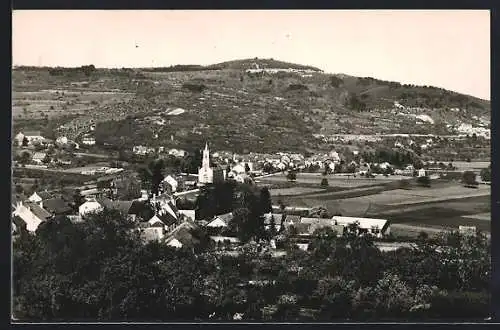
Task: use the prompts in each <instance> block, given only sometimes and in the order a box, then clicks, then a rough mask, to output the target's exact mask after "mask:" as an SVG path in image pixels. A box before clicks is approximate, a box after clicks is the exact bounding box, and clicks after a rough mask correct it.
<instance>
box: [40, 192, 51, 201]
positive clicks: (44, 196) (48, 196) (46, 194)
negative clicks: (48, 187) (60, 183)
mask: <svg viewBox="0 0 500 330" xmlns="http://www.w3.org/2000/svg"><path fill="white" fill-rule="evenodd" d="M36 194H37V195H38V196H39V197H40V198H41V199H42V200H46V199H51V198H53V196H52V195H51V194H50V193H49V192H47V191H40V192H36Z"/></svg>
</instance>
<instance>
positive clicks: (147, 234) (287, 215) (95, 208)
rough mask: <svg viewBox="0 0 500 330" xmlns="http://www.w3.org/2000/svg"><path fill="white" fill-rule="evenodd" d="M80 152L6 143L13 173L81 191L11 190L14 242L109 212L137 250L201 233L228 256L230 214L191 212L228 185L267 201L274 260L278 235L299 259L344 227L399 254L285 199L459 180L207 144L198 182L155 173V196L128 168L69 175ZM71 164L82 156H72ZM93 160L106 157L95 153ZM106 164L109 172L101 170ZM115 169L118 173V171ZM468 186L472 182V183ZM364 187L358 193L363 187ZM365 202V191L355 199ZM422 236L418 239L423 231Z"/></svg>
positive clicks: (402, 168) (377, 222)
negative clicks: (322, 235) (59, 221)
mask: <svg viewBox="0 0 500 330" xmlns="http://www.w3.org/2000/svg"><path fill="white" fill-rule="evenodd" d="M424 138H425V140H422V141H424V142H425V143H427V144H429V145H431V143H432V142H433V139H432V138H431V139H429V138H428V137H424ZM342 142H345V140H343V141H342ZM80 144H81V145H82V146H83V148H85V147H88V146H94V145H95V140H94V139H93V138H92V137H91V132H89V133H87V134H85V135H83V136H82V138H81V139H80V140H79V142H74V141H71V140H69V139H68V138H66V137H64V136H61V137H59V138H57V139H56V140H55V141H52V140H50V139H46V138H44V137H43V136H41V134H40V132H19V133H18V134H17V135H16V136H15V138H14V147H15V148H16V150H17V155H19V156H18V157H17V159H15V161H14V168H15V169H17V170H21V171H22V170H26V169H28V170H32V171H38V172H41V173H42V175H43V174H44V173H47V171H50V172H52V174H55V175H56V176H57V173H60V174H62V175H70V176H75V177H76V176H79V177H80V178H82V180H81V182H82V183H83V184H81V185H76V186H74V187H73V188H74V189H72V190H71V192H68V191H69V190H68V186H67V185H66V186H64V187H60V188H59V189H58V188H56V189H47V188H46V187H44V186H43V185H38V186H36V189H31V191H30V190H29V189H26V190H25V189H23V188H22V185H18V186H19V187H21V188H20V189H19V191H16V193H15V194H14V195H13V200H12V208H13V209H12V210H13V213H12V214H13V225H12V226H13V235H14V237H16V236H17V235H18V234H19V231H20V230H27V231H28V232H31V233H36V231H37V229H38V227H39V226H40V225H43V224H44V223H47V222H49V221H50V220H51V219H53V218H54V217H60V216H64V217H67V218H68V219H70V220H71V221H72V222H74V223H78V222H81V221H85V219H86V217H87V216H89V215H91V214H95V213H96V212H100V211H102V210H104V209H112V210H118V211H119V212H121V213H122V214H123V215H124V216H126V217H127V218H129V219H131V220H133V221H135V222H136V223H137V226H138V228H140V230H141V231H142V233H143V238H144V240H145V241H146V242H148V241H151V240H156V241H161V242H163V243H165V244H166V245H168V246H172V247H176V248H181V247H182V246H193V245H195V244H196V242H197V239H196V237H193V235H191V234H190V233H191V232H192V231H193V230H194V229H197V230H198V229H202V230H204V231H205V232H206V233H209V234H210V235H211V236H210V238H211V240H212V241H213V243H214V244H215V245H217V246H222V247H224V249H227V247H228V246H231V247H232V248H231V249H233V250H234V249H235V248H237V247H238V246H240V245H241V244H242V242H240V240H239V239H238V238H237V237H235V235H234V231H233V232H232V234H233V236H230V235H227V232H228V230H227V229H228V228H229V227H230V226H231V222H232V220H233V213H232V211H231V212H227V213H224V214H212V215H210V217H204V216H203V215H202V213H203V212H200V210H199V205H198V204H199V201H198V200H199V195H200V190H202V189H207V187H211V186H214V185H218V184H222V183H224V182H227V181H230V182H235V183H237V184H243V185H253V186H257V187H260V188H263V187H265V189H269V191H270V192H271V195H272V196H270V198H269V203H268V204H269V205H268V206H266V207H265V208H264V209H265V211H266V212H265V213H264V211H263V214H261V216H262V218H263V224H264V227H265V230H266V231H267V232H271V233H272V239H271V241H270V242H271V243H270V244H271V245H270V247H271V248H272V249H274V250H275V251H276V253H277V254H278V255H279V246H280V239H281V240H283V237H284V235H285V233H286V236H287V237H289V238H292V239H293V240H294V241H295V242H296V245H297V247H299V248H300V249H303V250H307V248H308V241H309V240H310V239H311V238H312V237H314V236H315V235H316V232H317V231H318V230H319V229H324V228H328V229H331V230H333V231H335V232H336V233H337V234H338V235H340V236H341V235H343V234H344V232H345V231H346V230H348V229H349V228H351V229H350V230H352V226H357V229H356V231H357V233H358V234H359V235H371V236H373V237H374V238H376V239H378V240H381V241H380V242H379V245H380V247H381V248H382V249H397V248H399V247H402V246H406V245H405V244H408V240H406V241H405V240H404V239H400V240H399V243H397V244H393V245H391V244H389V243H387V238H388V237H393V235H392V234H391V221H390V219H389V218H384V219H379V218H372V217H366V216H360V215H357V216H346V215H345V214H341V213H342V212H341V211H339V210H332V209H331V208H330V209H329V208H328V207H326V206H325V205H322V204H320V203H316V204H315V205H310V206H308V207H305V206H304V205H294V204H293V198H292V199H291V200H290V202H284V200H287V199H288V198H290V197H301V196H302V197H307V196H308V195H311V194H312V195H313V196H314V194H318V193H321V192H322V191H324V192H325V193H328V191H329V190H328V189H331V188H330V187H329V183H328V179H330V182H331V184H332V185H335V184H336V183H340V185H341V186H342V185H345V184H346V182H347V183H348V184H350V185H351V186H350V187H349V189H350V190H349V189H346V191H345V193H347V195H346V196H345V198H347V200H349V197H350V196H348V195H349V192H350V191H351V192H355V191H356V190H359V189H368V190H369V189H371V188H370V186H375V187H376V186H377V185H378V186H379V187H381V186H384V185H388V184H394V183H396V184H398V185H401V186H403V183H407V182H409V181H411V180H413V181H415V179H416V182H419V183H420V185H422V186H426V185H428V186H430V182H431V181H432V180H439V179H440V178H441V176H443V175H445V176H446V175H447V174H457V173H458V174H459V175H460V177H461V176H462V174H463V173H464V169H462V170H458V169H457V167H456V166H454V165H453V164H452V163H451V162H450V163H448V164H444V163H443V162H440V163H438V162H436V161H434V162H426V163H423V162H420V164H412V163H410V164H398V166H395V165H394V164H390V163H389V162H387V161H384V162H381V163H376V162H367V161H366V160H364V159H363V158H361V157H359V156H360V155H359V151H356V150H354V151H352V150H350V149H347V152H348V153H350V157H349V159H351V160H350V161H349V162H346V158H345V155H344V154H339V152H337V151H335V150H334V151H331V152H329V153H324V154H313V155H308V156H307V157H306V156H305V155H303V154H300V153H287V152H278V153H276V154H259V153H249V154H246V155H242V154H236V153H232V152H227V151H215V152H212V153H211V152H210V150H209V146H208V143H207V144H206V145H205V148H204V149H203V151H201V150H200V155H202V158H201V159H197V160H194V162H195V163H196V162H197V161H199V163H196V164H194V165H195V168H197V169H198V173H182V172H181V171H179V169H177V170H172V169H170V170H168V169H167V170H165V169H163V172H164V173H161V174H160V175H161V181H160V182H159V184H158V187H157V188H156V189H153V188H151V185H150V184H149V183H148V182H147V179H144V176H142V177H141V175H140V173H138V171H137V170H136V169H137V168H136V167H133V166H130V164H127V163H126V162H119V161H116V160H110V161H109V162H108V163H106V162H101V163H100V164H99V163H95V161H94V164H92V163H90V164H89V163H88V162H87V163H86V162H84V161H83V162H82V161H81V160H80V161H79V163H78V165H79V166H78V167H73V166H75V165H76V164H75V162H74V159H75V154H77V152H78V151H82V150H81V149H80ZM413 144H415V142H413V140H410V142H409V143H408V145H409V146H411V145H413ZM394 146H395V147H403V144H401V142H398V141H396V142H395V145H394ZM422 147H423V145H422ZM83 151H85V150H83ZM131 151H132V153H133V154H134V155H135V156H137V157H146V156H151V155H152V156H153V157H154V158H156V159H164V158H165V157H170V158H169V159H170V160H172V159H177V160H179V159H183V157H185V156H187V154H188V152H187V151H185V150H182V149H165V148H162V147H160V148H152V147H147V146H134V147H133V150H131ZM344 152H346V150H344ZM80 155H85V153H84V152H82V153H80ZM95 156H97V157H99V155H95ZM101 157H104V158H106V157H105V156H104V155H103V154H101ZM76 158H78V157H76ZM140 159H142V158H140ZM91 161H92V158H90V162H91ZM96 164H97V165H96ZM111 164H116V165H117V166H116V167H113V166H109V165H111ZM120 164H122V165H123V164H125V166H124V167H121V166H119V165H120ZM415 166H417V167H415ZM485 167H486V164H482V165H480V166H478V167H476V168H475V169H474V167H471V168H469V169H468V171H467V172H469V173H473V177H472V179H471V180H472V183H471V185H472V186H477V185H478V184H479V182H481V185H485V184H488V178H485V180H482V178H483V177H484V175H483V172H484V169H485ZM471 170H472V171H471ZM474 171H475V172H474ZM481 171H483V172H481ZM54 172H55V173H54ZM476 173H477V175H476ZM297 175H299V180H297ZM476 177H478V178H479V179H478V180H476ZM301 178H306V181H307V180H311V178H313V180H316V182H317V184H316V185H314V184H312V183H311V181H310V182H306V183H303V184H300V182H301V180H302V179H301ZM307 178H309V179H307ZM20 181H22V179H21V180H20ZM297 182H299V184H297ZM356 182H359V184H356ZM358 185H359V187H358ZM18 186H16V187H18ZM365 186H366V187H368V188H363V187H365ZM313 187H314V188H313ZM52 188H54V187H52ZM315 189H316V190H315ZM325 189H326V190H325ZM153 190H154V191H153ZM290 190H292V191H290ZM294 190H295V191H294ZM287 191H288V192H287ZM26 193H28V195H26ZM340 193H343V192H342V191H340ZM372 193H373V192H368V193H366V194H365V195H370V194H372ZM487 193H488V192H487ZM362 195H363V193H361V196H362ZM483 195H484V194H483ZM357 196H359V193H358V195H357ZM357 196H353V197H357ZM354 199H355V198H354ZM285 203H286V204H288V205H285ZM358 208H360V206H358ZM197 212H198V214H197ZM348 213H349V212H348ZM271 227H272V228H271ZM454 227H455V228H456V229H458V228H460V230H461V231H463V232H465V233H471V232H473V233H475V232H476V230H477V229H476V227H474V226H467V225H465V223H456V225H455V226H454ZM422 231H424V232H425V230H424V229H422ZM419 234H420V232H419ZM384 239H385V242H384ZM410 241H411V240H410ZM388 244H389V245H388Z"/></svg>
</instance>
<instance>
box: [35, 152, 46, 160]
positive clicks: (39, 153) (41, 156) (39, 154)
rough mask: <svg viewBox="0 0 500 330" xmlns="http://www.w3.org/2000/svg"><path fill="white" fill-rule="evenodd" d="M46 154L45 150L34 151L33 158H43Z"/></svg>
mask: <svg viewBox="0 0 500 330" xmlns="http://www.w3.org/2000/svg"><path fill="white" fill-rule="evenodd" d="M46 155H47V154H46V153H45V152H35V154H34V155H33V157H32V158H33V159H44V158H45V156H46Z"/></svg>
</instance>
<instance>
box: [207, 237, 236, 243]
mask: <svg viewBox="0 0 500 330" xmlns="http://www.w3.org/2000/svg"><path fill="white" fill-rule="evenodd" d="M210 240H212V241H213V242H214V243H215V244H231V245H237V244H240V243H241V242H240V240H239V239H238V238H237V237H230V236H210Z"/></svg>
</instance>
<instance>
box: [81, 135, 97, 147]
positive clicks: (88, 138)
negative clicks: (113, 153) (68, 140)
mask: <svg viewBox="0 0 500 330" xmlns="http://www.w3.org/2000/svg"><path fill="white" fill-rule="evenodd" d="M82 143H83V144H85V145H88V146H92V145H94V144H95V138H94V137H92V136H84V137H83V139H82Z"/></svg>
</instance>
